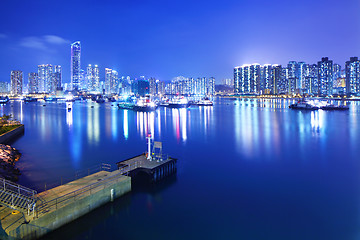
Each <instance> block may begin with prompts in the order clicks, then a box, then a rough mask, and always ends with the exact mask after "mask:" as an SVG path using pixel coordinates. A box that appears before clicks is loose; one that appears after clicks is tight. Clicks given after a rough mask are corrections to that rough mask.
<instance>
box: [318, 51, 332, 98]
mask: <svg viewBox="0 0 360 240" xmlns="http://www.w3.org/2000/svg"><path fill="white" fill-rule="evenodd" d="M318 81H319V94H320V95H331V94H332V93H333V92H332V90H333V61H332V60H329V58H327V57H324V58H322V59H321V61H319V62H318Z"/></svg>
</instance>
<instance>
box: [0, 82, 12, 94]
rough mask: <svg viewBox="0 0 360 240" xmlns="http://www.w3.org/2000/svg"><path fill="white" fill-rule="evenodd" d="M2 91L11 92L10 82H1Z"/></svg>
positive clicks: (0, 90) (3, 92) (0, 91)
mask: <svg viewBox="0 0 360 240" xmlns="http://www.w3.org/2000/svg"><path fill="white" fill-rule="evenodd" d="M0 93H2V94H9V93H10V84H9V83H8V82H0Z"/></svg>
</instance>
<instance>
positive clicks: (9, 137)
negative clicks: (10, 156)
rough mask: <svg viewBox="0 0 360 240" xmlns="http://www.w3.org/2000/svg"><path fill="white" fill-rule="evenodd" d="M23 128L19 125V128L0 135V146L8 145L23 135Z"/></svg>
mask: <svg viewBox="0 0 360 240" xmlns="http://www.w3.org/2000/svg"><path fill="white" fill-rule="evenodd" d="M24 132H25V127H24V124H21V125H20V126H19V127H17V128H15V129H13V130H11V131H10V132H7V133H4V134H2V135H0V144H8V143H10V142H12V141H14V140H16V139H17V138H18V137H20V136H22V135H24Z"/></svg>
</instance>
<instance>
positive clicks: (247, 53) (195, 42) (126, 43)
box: [0, 0, 360, 82]
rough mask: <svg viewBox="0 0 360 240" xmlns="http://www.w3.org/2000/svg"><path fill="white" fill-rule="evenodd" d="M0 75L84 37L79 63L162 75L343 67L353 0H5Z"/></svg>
mask: <svg viewBox="0 0 360 240" xmlns="http://www.w3.org/2000/svg"><path fill="white" fill-rule="evenodd" d="M1 2H2V3H1V8H0V66H1V68H0V81H9V79H10V71H11V70H17V69H19V70H23V71H24V73H25V75H26V77H25V79H26V81H27V74H28V73H29V72H31V71H37V65H38V64H47V63H49V64H53V65H55V64H60V65H62V66H63V81H64V82H68V81H69V80H70V43H71V42H74V41H77V40H79V41H81V44H82V63H81V64H82V68H83V69H85V68H86V66H87V65H88V64H98V65H99V66H100V74H101V76H103V75H104V68H105V67H109V68H113V69H115V70H117V71H118V72H119V74H120V75H124V76H127V75H130V76H132V77H137V76H141V75H145V76H148V77H156V78H159V79H162V80H170V79H171V78H173V77H175V76H178V75H184V76H188V77H200V76H205V77H210V76H214V77H215V78H216V79H217V81H220V80H221V79H223V78H232V74H233V68H234V67H235V66H238V65H242V64H245V63H254V62H256V63H260V64H266V63H272V64H287V62H288V61H290V60H297V61H305V62H308V63H315V62H316V61H318V60H319V59H321V57H323V56H328V57H329V58H330V59H333V60H334V61H335V62H336V63H339V64H341V65H342V66H344V62H345V61H346V60H348V59H349V58H350V56H360V14H359V12H360V1H358V0H343V1H334V0H327V1H326V0H312V1H310V0H303V1H282V0H274V1H265V0H257V1H251V0H238V1H232V0H230V1H189V0H183V1H177V0H174V1H163V0H159V1H142V0H129V1H111V0H102V1H95V0H87V1H67V0H65V1H51V0H49V1H43V0H34V1H28V0H2V1H1Z"/></svg>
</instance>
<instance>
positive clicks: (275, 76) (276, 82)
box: [270, 64, 282, 94]
mask: <svg viewBox="0 0 360 240" xmlns="http://www.w3.org/2000/svg"><path fill="white" fill-rule="evenodd" d="M281 75H282V67H281V65H277V64H274V65H272V74H271V77H272V81H271V86H272V88H271V92H270V93H271V94H278V93H279V88H280V82H281Z"/></svg>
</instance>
